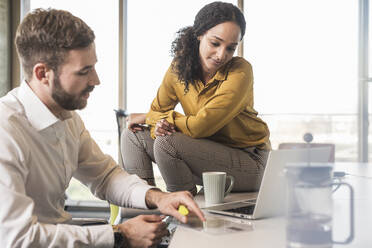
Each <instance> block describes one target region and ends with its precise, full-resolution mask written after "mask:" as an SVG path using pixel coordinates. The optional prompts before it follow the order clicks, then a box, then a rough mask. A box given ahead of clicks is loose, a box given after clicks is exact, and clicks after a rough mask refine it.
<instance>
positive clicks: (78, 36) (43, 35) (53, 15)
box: [15, 9, 95, 80]
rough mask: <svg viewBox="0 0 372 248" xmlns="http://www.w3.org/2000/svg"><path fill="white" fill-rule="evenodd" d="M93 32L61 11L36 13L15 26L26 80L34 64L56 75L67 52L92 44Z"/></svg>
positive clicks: (17, 45) (78, 19) (19, 54)
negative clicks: (45, 67)
mask: <svg viewBox="0 0 372 248" xmlns="http://www.w3.org/2000/svg"><path fill="white" fill-rule="evenodd" d="M94 39H95V35H94V32H93V30H92V29H91V28H90V27H89V26H88V25H87V24H86V23H85V22H84V21H82V20H81V19H80V18H78V17H76V16H74V15H72V14H71V13H69V12H67V11H64V10H56V9H47V10H45V9H35V10H34V11H32V12H30V13H29V14H27V16H26V17H25V18H24V19H23V21H22V23H21V24H20V25H19V26H18V29H17V33H16V37H15V44H16V47H17V52H18V56H19V58H20V60H21V63H22V67H23V71H24V74H25V78H26V80H30V79H31V77H32V70H33V67H34V66H35V64H37V63H45V64H46V65H47V66H48V67H50V69H52V70H54V71H55V72H56V73H58V68H59V66H60V65H61V64H63V62H64V59H65V56H66V54H67V52H68V51H70V50H72V49H81V48H85V47H88V46H89V45H90V44H92V43H93V42H94Z"/></svg>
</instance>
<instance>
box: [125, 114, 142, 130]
mask: <svg viewBox="0 0 372 248" xmlns="http://www.w3.org/2000/svg"><path fill="white" fill-rule="evenodd" d="M126 121H127V126H128V129H129V130H131V131H132V132H133V133H135V132H137V131H142V130H143V126H142V125H143V124H145V123H146V114H145V113H133V114H130V115H129V116H128V117H127V118H126Z"/></svg>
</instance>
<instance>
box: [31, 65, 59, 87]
mask: <svg viewBox="0 0 372 248" xmlns="http://www.w3.org/2000/svg"><path fill="white" fill-rule="evenodd" d="M32 73H33V76H34V77H35V78H36V79H37V80H38V81H40V82H41V83H42V84H49V82H51V80H52V78H53V77H54V74H53V70H52V69H49V68H48V67H47V65H46V64H44V63H37V64H36V65H35V66H34V69H33V72H32Z"/></svg>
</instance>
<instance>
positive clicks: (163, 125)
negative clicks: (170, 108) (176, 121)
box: [155, 119, 176, 136]
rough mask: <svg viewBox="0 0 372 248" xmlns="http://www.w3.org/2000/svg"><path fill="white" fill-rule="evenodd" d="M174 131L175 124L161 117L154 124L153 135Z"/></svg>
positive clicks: (169, 133) (167, 133) (163, 134)
mask: <svg viewBox="0 0 372 248" xmlns="http://www.w3.org/2000/svg"><path fill="white" fill-rule="evenodd" d="M174 132H176V129H175V126H174V125H173V124H172V123H169V122H168V121H167V120H165V119H161V120H160V121H158V122H157V123H156V125H155V136H165V135H171V134H172V133H174Z"/></svg>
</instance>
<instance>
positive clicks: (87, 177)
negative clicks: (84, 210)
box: [74, 117, 153, 208]
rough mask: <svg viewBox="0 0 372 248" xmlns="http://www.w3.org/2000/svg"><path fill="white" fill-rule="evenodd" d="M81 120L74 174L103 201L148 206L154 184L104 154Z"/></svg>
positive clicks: (123, 204) (120, 204)
mask: <svg viewBox="0 0 372 248" xmlns="http://www.w3.org/2000/svg"><path fill="white" fill-rule="evenodd" d="M78 121H79V123H80V126H81V129H80V130H81V134H80V148H79V162H78V169H77V170H76V172H75V173H74V177H75V178H76V179H78V180H79V181H81V182H82V183H83V184H85V185H86V186H88V187H89V188H90V190H91V192H92V193H93V194H94V195H96V196H97V197H99V198H100V199H102V200H107V201H109V202H110V203H113V204H115V205H118V206H125V207H133V208H147V206H146V202H145V196H146V192H147V191H148V190H149V189H150V188H153V187H151V186H149V185H148V184H147V183H146V182H145V181H144V180H142V179H140V178H139V177H138V176H137V175H130V174H128V173H127V172H126V171H124V170H123V169H122V168H120V167H119V166H118V164H117V163H116V162H115V161H114V160H113V159H112V158H111V157H110V156H108V155H105V154H103V152H102V151H101V149H100V148H99V147H98V145H97V144H96V142H95V141H94V140H93V139H92V138H91V136H90V134H89V132H88V130H86V129H85V127H84V123H83V122H82V120H81V119H80V117H78Z"/></svg>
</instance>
